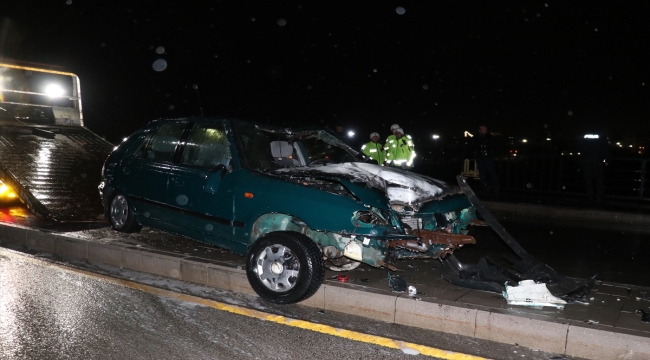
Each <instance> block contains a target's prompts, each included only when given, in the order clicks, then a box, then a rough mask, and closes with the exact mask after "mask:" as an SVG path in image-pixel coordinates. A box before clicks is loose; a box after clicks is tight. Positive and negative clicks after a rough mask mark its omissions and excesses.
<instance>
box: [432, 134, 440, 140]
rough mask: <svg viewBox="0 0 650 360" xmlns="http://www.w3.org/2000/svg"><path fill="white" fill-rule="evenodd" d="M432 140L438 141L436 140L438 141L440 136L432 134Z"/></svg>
mask: <svg viewBox="0 0 650 360" xmlns="http://www.w3.org/2000/svg"><path fill="white" fill-rule="evenodd" d="M432 138H433V140H438V139H440V135H437V134H434V135H433V136H432Z"/></svg>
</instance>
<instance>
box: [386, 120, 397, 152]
mask: <svg viewBox="0 0 650 360" xmlns="http://www.w3.org/2000/svg"><path fill="white" fill-rule="evenodd" d="M397 129H399V125H398V124H393V125H391V126H390V132H391V133H392V134H390V135H388V137H387V138H386V142H385V143H384V152H386V155H388V143H390V142H391V140H395V130H397Z"/></svg>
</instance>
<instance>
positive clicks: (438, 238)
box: [389, 194, 484, 259]
mask: <svg viewBox="0 0 650 360" xmlns="http://www.w3.org/2000/svg"><path fill="white" fill-rule="evenodd" d="M391 207H392V209H393V211H394V212H395V214H396V215H397V217H398V218H399V220H400V222H401V223H402V224H403V228H404V233H405V234H407V235H411V236H413V237H415V240H412V239H396V240H392V241H390V245H389V246H390V248H391V249H392V252H391V254H392V256H393V257H394V258H396V259H407V258H409V259H412V258H434V259H437V258H444V257H445V256H447V255H449V254H452V253H453V252H454V251H456V250H458V249H460V248H462V247H463V246H464V245H468V244H475V243H476V240H475V239H474V237H472V236H470V235H468V226H470V225H484V224H483V222H482V221H479V220H478V219H477V218H476V214H475V211H474V208H473V207H472V206H471V204H470V203H469V202H468V201H466V198H465V197H464V196H463V195H460V194H459V195H450V196H447V197H445V198H442V199H439V200H434V201H431V202H429V203H426V204H424V205H423V206H422V207H420V208H419V209H417V211H416V209H415V208H414V207H413V206H408V205H401V204H392V205H391Z"/></svg>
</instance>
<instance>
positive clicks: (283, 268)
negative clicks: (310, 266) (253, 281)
mask: <svg viewBox="0 0 650 360" xmlns="http://www.w3.org/2000/svg"><path fill="white" fill-rule="evenodd" d="M255 273H256V274H257V276H258V278H259V279H260V281H261V282H262V284H264V286H266V287H267V288H268V289H270V290H272V291H275V292H285V291H289V290H291V289H293V288H294V287H295V286H296V283H297V281H298V275H299V274H300V262H299V261H298V259H297V258H296V255H295V254H294V253H293V252H292V251H291V249H290V248H288V247H286V246H283V245H278V244H276V245H271V246H268V247H266V248H265V249H264V250H262V251H260V252H259V253H258V255H257V261H256V266H255Z"/></svg>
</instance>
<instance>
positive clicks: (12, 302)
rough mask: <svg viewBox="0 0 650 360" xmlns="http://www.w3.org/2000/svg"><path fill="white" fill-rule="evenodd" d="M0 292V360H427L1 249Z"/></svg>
mask: <svg viewBox="0 0 650 360" xmlns="http://www.w3.org/2000/svg"><path fill="white" fill-rule="evenodd" d="M0 289H2V291H0V312H1V313H2V316H1V317H0V358H2V359H127V358H131V359H305V358H322V357H323V356H322V355H323V354H327V357H331V358H337V359H351V358H354V359H359V358H373V359H420V358H426V357H425V356H422V355H417V352H413V349H410V350H411V352H409V349H405V350H400V349H390V348H386V347H382V346H378V345H374V344H367V343H363V342H359V341H353V340H350V339H345V338H340V337H333V336H329V335H326V334H320V333H317V332H313V331H307V330H303V329H299V328H295V327H290V326H283V325H279V324H276V323H274V322H271V321H264V320H261V319H257V318H254V317H246V316H240V315H237V314H232V313H229V312H224V311H217V310H215V309H213V308H210V307H207V306H202V305H197V304H194V303H191V302H186V301H179V300H177V299H174V298H167V297H163V296H157V295H155V294H151V293H148V292H146V291H140V290H134V289H131V288H129V287H126V286H122V285H119V284H114V283H109V282H106V281H102V280H101V279H98V278H93V277H89V276H86V275H83V274H79V273H77V272H74V271H70V270H67V269H65V268H61V267H58V266H55V265H51V264H48V263H44V262H42V261H30V259H29V258H25V257H24V255H20V254H15V253H11V252H7V251H3V250H2V249H0ZM529 352H530V351H529ZM519 353H522V354H523V353H525V352H523V351H522V350H519ZM413 354H415V355H413ZM529 358H530V357H529ZM540 359H541V357H540Z"/></svg>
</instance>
